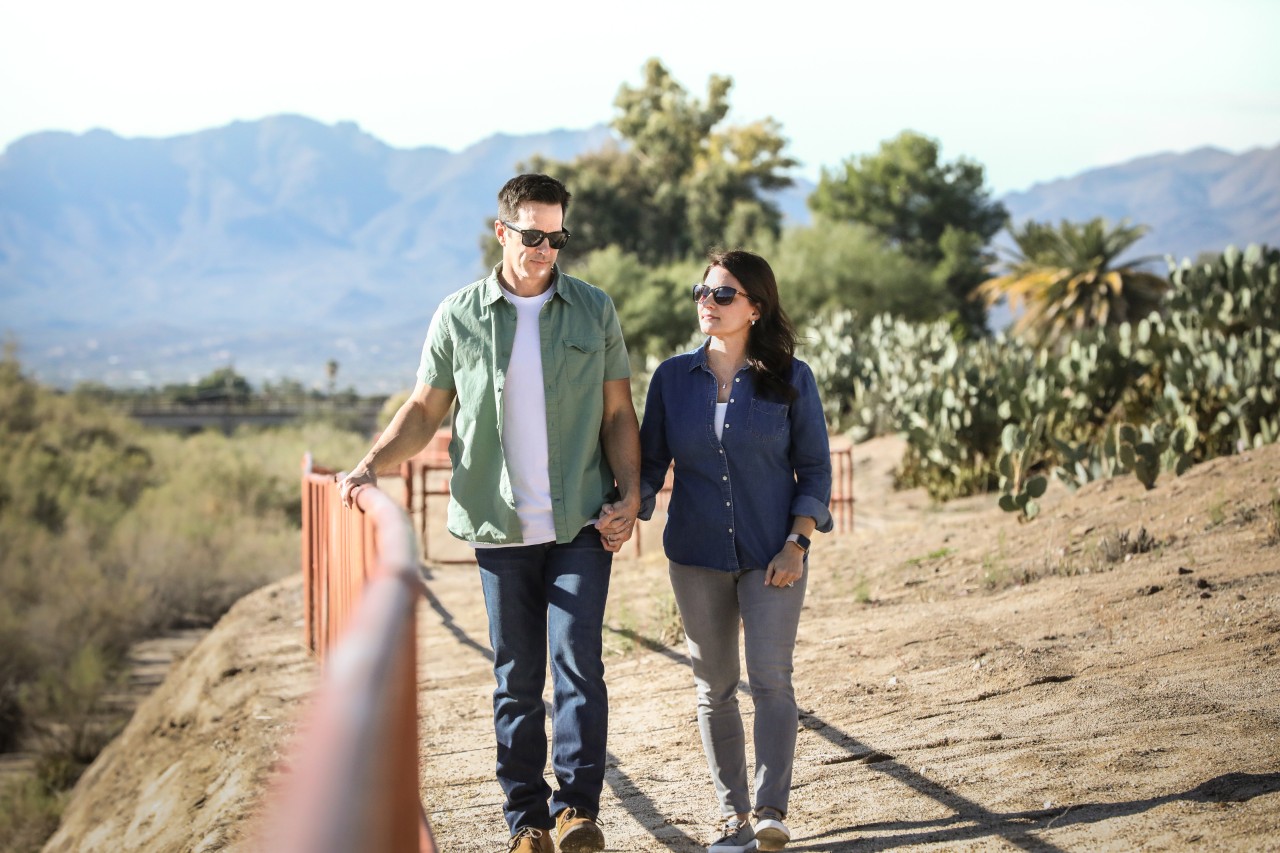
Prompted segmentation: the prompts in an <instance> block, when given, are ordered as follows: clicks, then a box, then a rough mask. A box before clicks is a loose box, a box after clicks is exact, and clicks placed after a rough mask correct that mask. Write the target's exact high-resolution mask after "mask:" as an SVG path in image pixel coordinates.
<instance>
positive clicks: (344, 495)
mask: <svg viewBox="0 0 1280 853" xmlns="http://www.w3.org/2000/svg"><path fill="white" fill-rule="evenodd" d="M376 485H378V476H377V475H376V474H374V473H373V472H372V471H370V470H368V469H367V468H365V467H364V466H363V465H357V466H356V469H355V470H354V471H352V472H351V473H350V474H348V475H347V476H345V477H343V478H342V482H340V483H339V484H338V497H339V498H340V499H341V500H342V505H343V506H344V507H346V508H347V509H350V508H351V504H352V502H353V501H354V500H355V494H356V492H357V491H359V490H360V489H361V488H363V487H364V486H376Z"/></svg>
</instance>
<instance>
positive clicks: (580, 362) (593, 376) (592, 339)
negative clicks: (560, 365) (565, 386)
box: [564, 335, 604, 385]
mask: <svg viewBox="0 0 1280 853" xmlns="http://www.w3.org/2000/svg"><path fill="white" fill-rule="evenodd" d="M564 380H565V382H568V383H569V384H570V385H603V384H604V337H603V336H594V335H588V336H580V337H573V338H565V339H564Z"/></svg>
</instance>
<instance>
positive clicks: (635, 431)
mask: <svg viewBox="0 0 1280 853" xmlns="http://www.w3.org/2000/svg"><path fill="white" fill-rule="evenodd" d="M600 441H601V444H602V445H603V448H604V455H605V459H607V460H609V467H610V468H612V469H613V478H614V480H616V481H617V483H618V494H619V497H620V498H621V499H622V500H623V501H625V502H627V503H634V504H635V506H636V507H637V508H638V507H639V504H640V424H639V423H638V422H637V420H636V414H635V411H634V410H627V411H619V412H615V413H614V414H613V415H612V416H611V417H609V418H608V419H607V420H606V421H605V422H604V424H603V425H602V428H601V430H600Z"/></svg>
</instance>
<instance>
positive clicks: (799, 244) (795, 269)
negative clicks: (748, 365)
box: [769, 219, 957, 322]
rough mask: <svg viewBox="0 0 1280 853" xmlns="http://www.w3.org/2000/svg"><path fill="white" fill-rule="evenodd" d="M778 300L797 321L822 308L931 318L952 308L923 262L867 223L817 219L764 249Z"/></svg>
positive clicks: (947, 296) (817, 312) (944, 293)
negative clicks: (775, 281)
mask: <svg viewBox="0 0 1280 853" xmlns="http://www.w3.org/2000/svg"><path fill="white" fill-rule="evenodd" d="M769 256H770V258H771V261H770V263H771V264H772V266H773V270H774V273H775V274H776V275H777V278H778V287H779V288H780V290H781V296H782V300H783V304H784V305H786V306H787V311H788V312H789V313H790V314H791V317H792V319H793V320H795V321H797V322H801V321H804V320H807V319H809V318H811V317H813V316H815V315H817V314H819V313H820V312H822V311H825V310H828V309H848V310H852V311H854V312H856V313H857V314H858V315H859V316H863V317H873V316H875V315H877V314H882V313H884V314H893V315H894V316H897V317H901V318H903V319H906V320H933V319H936V318H938V317H941V316H944V315H946V314H948V313H949V312H952V311H954V310H955V309H956V307H957V306H956V303H955V300H954V299H953V298H952V296H951V294H950V293H949V292H948V291H947V289H946V287H945V286H943V285H941V284H939V283H938V282H937V281H936V280H935V278H934V275H933V272H932V270H931V269H930V268H929V265H928V264H926V263H924V262H922V261H918V260H916V259H914V258H911V257H908V256H907V255H905V254H903V253H902V252H900V251H898V250H896V249H893V248H891V247H889V246H887V245H885V241H884V239H883V238H882V237H881V236H880V234H878V233H877V232H876V231H874V230H873V229H872V228H871V227H870V226H867V225H862V224H859V223H854V222H827V221H824V220H822V219H819V220H817V221H816V222H815V223H814V224H813V226H812V227H809V228H789V229H787V230H786V231H785V232H783V234H782V236H781V237H780V238H779V239H778V240H777V241H776V243H775V244H773V246H772V247H771V248H770V250H769Z"/></svg>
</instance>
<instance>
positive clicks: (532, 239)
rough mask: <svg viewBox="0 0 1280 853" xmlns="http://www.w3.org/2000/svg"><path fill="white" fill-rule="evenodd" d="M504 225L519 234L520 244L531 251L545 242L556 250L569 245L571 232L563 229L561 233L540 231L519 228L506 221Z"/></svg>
mask: <svg viewBox="0 0 1280 853" xmlns="http://www.w3.org/2000/svg"><path fill="white" fill-rule="evenodd" d="M502 224H503V225H505V226H507V227H508V228H510V229H511V230H512V231H514V232H516V233H517V234H519V235H520V243H521V244H522V245H525V246H528V247H529V248H530V249H532V248H534V247H535V246H540V245H542V241H543V240H546V241H547V244H548V245H549V246H551V248H553V249H556V250H559V249H563V248H564V247H565V246H566V245H568V243H569V232H568V231H566V230H564V229H563V228H562V229H561V230H559V231H539V230H538V229H537V228H517V227H516V226H514V225H512V224H511V223H510V222H507V221H505V220H503V222H502Z"/></svg>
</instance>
